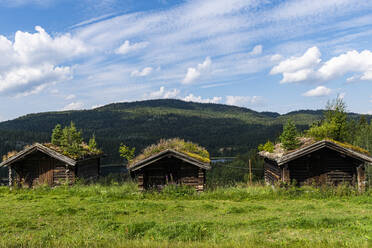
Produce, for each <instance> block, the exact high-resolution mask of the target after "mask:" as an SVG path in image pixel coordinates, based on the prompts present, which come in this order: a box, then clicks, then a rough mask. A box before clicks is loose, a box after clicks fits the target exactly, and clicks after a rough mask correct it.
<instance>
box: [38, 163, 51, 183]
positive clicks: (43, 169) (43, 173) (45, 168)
mask: <svg viewBox="0 0 372 248" xmlns="http://www.w3.org/2000/svg"><path fill="white" fill-rule="evenodd" d="M38 182H39V184H48V185H49V186H52V185H53V161H52V160H49V159H48V160H41V161H40V163H39V180H38Z"/></svg>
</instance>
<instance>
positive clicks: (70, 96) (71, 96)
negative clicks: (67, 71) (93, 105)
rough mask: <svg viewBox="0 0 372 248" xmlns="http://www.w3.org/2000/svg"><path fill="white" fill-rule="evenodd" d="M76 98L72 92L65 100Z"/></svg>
mask: <svg viewBox="0 0 372 248" xmlns="http://www.w3.org/2000/svg"><path fill="white" fill-rule="evenodd" d="M74 98H76V96H75V95H74V94H70V95H68V96H66V97H65V100H71V99H74Z"/></svg>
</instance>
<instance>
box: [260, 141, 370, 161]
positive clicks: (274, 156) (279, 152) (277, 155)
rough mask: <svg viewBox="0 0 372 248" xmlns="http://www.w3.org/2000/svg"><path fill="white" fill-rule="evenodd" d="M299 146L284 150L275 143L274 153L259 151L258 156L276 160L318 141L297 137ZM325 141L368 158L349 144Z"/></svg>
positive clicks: (357, 148) (360, 150)
mask: <svg viewBox="0 0 372 248" xmlns="http://www.w3.org/2000/svg"><path fill="white" fill-rule="evenodd" d="M297 139H298V141H299V143H300V145H299V147H298V148H296V149H294V150H285V149H284V148H283V147H282V144H281V143H277V144H275V146H274V147H275V148H274V151H273V152H268V151H261V152H259V154H260V155H261V156H264V157H267V158H270V159H273V160H278V159H280V158H281V157H283V156H285V155H287V154H290V153H292V152H295V151H297V150H300V149H302V148H304V147H307V146H310V145H312V144H314V143H315V142H317V141H319V140H317V139H315V138H312V137H298V138H297ZM325 140H327V141H330V142H333V143H335V144H337V145H339V146H342V147H344V148H346V149H350V150H353V151H355V152H359V153H362V154H365V155H368V156H370V153H369V152H368V151H367V150H365V149H363V148H361V147H359V146H354V145H351V144H349V143H343V142H339V141H336V140H333V139H325Z"/></svg>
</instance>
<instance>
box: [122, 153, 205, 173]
mask: <svg viewBox="0 0 372 248" xmlns="http://www.w3.org/2000/svg"><path fill="white" fill-rule="evenodd" d="M167 157H174V158H178V159H180V160H182V161H185V162H187V163H189V164H192V165H195V166H197V167H200V168H202V169H206V170H209V169H211V165H210V163H203V162H200V161H199V160H197V159H195V158H193V157H190V156H187V155H186V154H183V153H181V152H177V151H175V150H172V149H167V150H164V151H162V152H159V153H157V154H155V155H153V156H151V157H148V158H146V159H144V160H141V161H139V162H137V163H135V164H133V165H132V166H130V167H128V170H129V171H136V170H139V169H141V168H143V167H146V166H148V165H150V164H152V163H154V162H156V161H159V160H161V159H163V158H167Z"/></svg>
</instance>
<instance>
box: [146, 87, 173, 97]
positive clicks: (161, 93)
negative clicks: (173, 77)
mask: <svg viewBox="0 0 372 248" xmlns="http://www.w3.org/2000/svg"><path fill="white" fill-rule="evenodd" d="M179 93H180V91H179V90H178V89H173V90H165V87H164V86H161V87H160V89H159V90H157V91H153V92H151V93H150V94H148V95H145V98H150V99H160V98H164V99H165V98H176V97H177V96H178V95H179Z"/></svg>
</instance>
